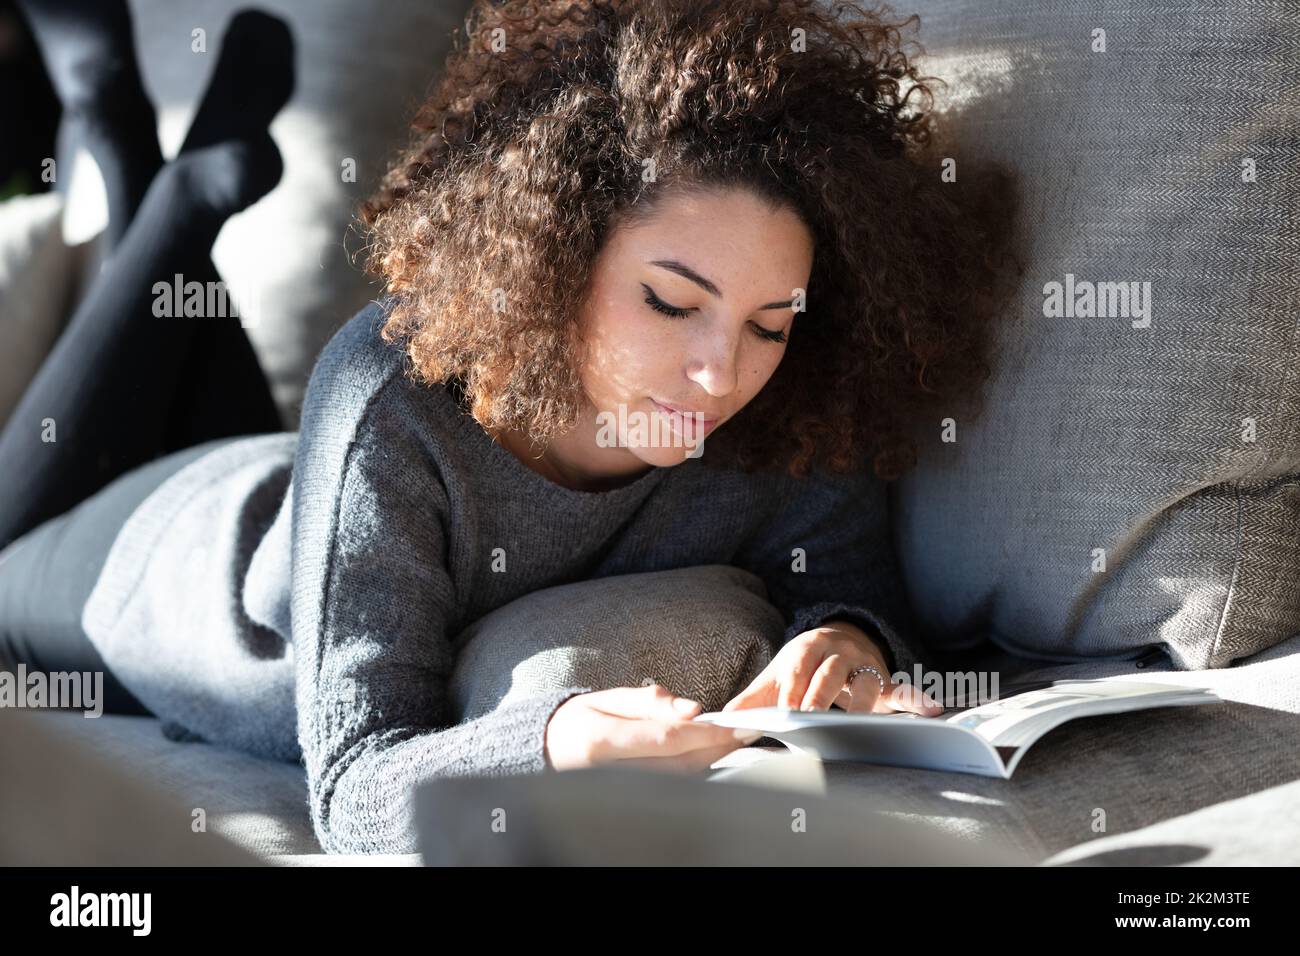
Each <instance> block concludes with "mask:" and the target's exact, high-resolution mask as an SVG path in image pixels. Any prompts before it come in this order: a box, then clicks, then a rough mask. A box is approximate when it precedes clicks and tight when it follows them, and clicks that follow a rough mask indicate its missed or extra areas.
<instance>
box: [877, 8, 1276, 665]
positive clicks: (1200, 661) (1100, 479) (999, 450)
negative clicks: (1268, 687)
mask: <svg viewBox="0 0 1300 956" xmlns="http://www.w3.org/2000/svg"><path fill="white" fill-rule="evenodd" d="M976 6H978V8H979V9H978V11H976V9H975V8H976ZM911 10H916V11H917V12H919V14H920V15H921V29H920V33H919V39H920V41H921V42H922V43H923V44H924V46H925V47H926V49H927V50H928V51H929V53H930V57H929V58H928V59H927V60H925V61H924V70H925V72H928V73H934V74H938V75H940V76H943V77H944V78H945V79H946V80H948V81H949V83H950V86H949V87H948V88H947V90H946V91H943V92H941V94H940V97H939V102H940V105H941V106H942V107H943V109H944V114H943V120H944V123H945V125H946V126H947V127H948V130H947V132H946V133H945V134H944V135H945V137H946V139H943V140H942V142H943V144H944V155H949V156H952V157H953V158H954V159H956V161H957V170H958V177H959V179H960V175H961V173H960V170H961V169H962V167H963V164H964V163H965V162H967V161H968V160H969V161H975V160H980V161H984V160H993V161H999V162H1002V163H1004V164H1006V165H1008V166H1010V167H1012V168H1013V169H1014V170H1015V171H1016V172H1017V173H1018V175H1019V178H1020V180H1021V189H1022V200H1023V201H1022V208H1023V209H1024V210H1025V213H1024V215H1023V217H1022V222H1021V223H1020V232H1021V246H1022V249H1023V251H1022V253H1021V258H1022V261H1023V262H1024V264H1025V275H1024V278H1023V283H1022V286H1021V288H1020V290H1019V292H1018V298H1017V300H1016V301H1015V303H1014V305H1013V306H1012V308H1011V309H1010V311H1009V314H1008V315H1007V316H1006V321H1005V322H1003V323H1001V325H1000V327H999V330H998V340H997V345H996V351H995V368H994V375H993V378H992V379H991V381H990V382H989V383H988V387H987V390H986V394H985V404H984V408H983V413H982V415H980V416H978V417H975V418H973V419H971V418H967V417H963V416H962V415H960V414H954V418H955V422H954V424H955V440H954V441H945V440H944V438H945V437H948V436H945V434H944V429H943V423H942V422H940V421H932V422H926V423H924V425H923V426H922V427H921V430H920V432H919V434H918V440H919V444H920V461H919V464H918V467H917V469H916V470H915V471H914V472H913V473H911V474H910V475H909V476H908V477H906V478H905V479H903V480H902V481H901V482H899V484H898V486H897V488H896V489H895V495H894V508H895V521H896V537H897V546H898V549H899V553H900V559H901V562H902V566H903V573H904V579H905V580H906V583H907V587H908V590H909V595H910V597H911V599H912V602H913V603H914V605H915V610H916V613H917V615H918V618H919V624H920V626H921V627H922V628H923V633H924V636H925V637H926V639H928V640H929V641H930V642H931V643H932V644H933V645H935V646H944V647H958V646H967V645H971V644H974V643H976V642H978V641H980V640H982V639H984V638H990V639H992V640H994V641H997V642H999V643H1001V644H1002V645H1003V646H1004V647H1007V648H1010V649H1013V650H1016V651H1017V652H1018V653H1021V654H1024V655H1039V656H1043V657H1046V658H1049V659H1061V660H1067V661H1068V660H1074V659H1087V658H1094V657H1102V656H1121V655H1124V654H1129V653H1131V652H1133V651H1134V650H1135V649H1138V648H1141V647H1143V646H1146V645H1151V644H1156V643H1163V644H1165V645H1167V646H1168V648H1169V651H1170V653H1171V654H1172V656H1173V657H1174V659H1175V662H1176V663H1177V665H1178V666H1179V667H1183V668H1221V667H1224V666H1226V665H1228V664H1229V663H1231V662H1232V661H1233V660H1236V659H1238V658H1242V657H1245V656H1248V655H1250V654H1252V653H1255V652H1258V651H1260V650H1262V649H1264V648H1267V647H1270V646H1272V645H1274V644H1277V643H1278V642H1280V641H1282V640H1284V639H1285V638H1287V637H1289V636H1290V635H1292V634H1294V633H1296V632H1297V631H1300V574H1298V573H1297V571H1298V570H1300V534H1297V530H1298V529H1300V523H1298V522H1300V476H1298V475H1297V472H1300V343H1298V342H1297V340H1296V332H1297V321H1296V317H1297V315H1300V259H1298V258H1297V256H1296V249H1297V248H1298V247H1300V216H1297V209H1300V179H1298V178H1297V174H1298V173H1300V73H1298V72H1297V71H1296V70H1295V69H1294V65H1295V63H1296V62H1297V61H1300V9H1297V8H1296V7H1295V5H1293V4H1254V3H1249V2H1247V0H1234V2H1230V3H1227V4H1224V3H1218V2H1209V0H1205V2H1194V3H1181V4H1169V5H1163V6H1161V5H1150V4H1145V3H1133V2H1129V0H1124V2H1118V0H1108V2H1105V3H1100V4H1078V3H1074V2H1071V0H1044V2H1042V3H1033V4H1025V3H1018V2H1013V0H990V2H988V3H981V4H978V5H976V4H972V3H970V2H969V0H919V2H917V3H914V4H911V5H910V6H909V7H908V8H907V12H911ZM977 13H978V15H976V14H977ZM1098 31H1104V32H1105V36H1104V44H1105V49H1104V52H1103V51H1102V50H1101V49H1100V41H1101V39H1102V38H1101V35H1100V33H1099V32H1098ZM1252 177H1253V178H1252ZM1130 282H1136V283H1140V285H1139V286H1138V287H1137V289H1138V291H1139V292H1141V291H1142V290H1143V289H1149V292H1150V311H1149V321H1148V315H1147V313H1146V312H1145V311H1144V312H1143V314H1142V315H1135V314H1132V310H1130V314H1129V315H1127V316H1126V315H1124V314H1123V310H1122V309H1121V308H1119V306H1120V305H1121V303H1119V301H1118V300H1114V301H1109V300H1108V301H1107V302H1105V303H1103V304H1104V306H1105V308H1103V309H1101V310H1100V313H1101V314H1095V315H1093V316H1086V315H1084V314H1082V313H1084V312H1085V311H1087V310H1086V307H1085V308H1076V309H1072V310H1070V311H1068V312H1067V313H1066V314H1060V315H1058V314H1054V313H1053V310H1052V308H1051V305H1052V303H1051V301H1050V299H1051V293H1052V292H1054V291H1055V285H1054V284H1057V285H1059V286H1060V287H1061V293H1062V295H1065V294H1066V293H1068V292H1069V291H1070V288H1071V286H1070V284H1071V283H1073V284H1074V285H1073V290H1074V293H1075V294H1074V295H1073V296H1068V298H1069V299H1070V301H1071V302H1072V303H1073V304H1075V305H1077V306H1084V302H1083V300H1084V298H1085V294H1084V292H1083V288H1084V287H1085V284H1086V283H1130ZM1146 283H1149V286H1147V285H1145V284H1146ZM1145 301H1146V300H1145V299H1143V300H1140V301H1139V303H1138V304H1139V305H1141V304H1142V303H1143V302H1145ZM1096 311H1098V310H1094V312H1096ZM1049 313H1052V314H1049Z"/></svg>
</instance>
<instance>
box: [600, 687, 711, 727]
mask: <svg viewBox="0 0 1300 956" xmlns="http://www.w3.org/2000/svg"><path fill="white" fill-rule="evenodd" d="M583 699H584V700H585V701H586V702H587V704H588V706H590V707H592V708H593V709H595V710H598V711H600V712H601V713H604V714H610V715H611V716H614V717H627V718H636V719H642V720H644V719H646V718H657V719H660V720H690V719H691V718H692V717H695V716H696V715H697V714H699V713H701V712H702V711H703V710H704V708H703V706H702V705H701V704H700V702H699V701H697V700H691V699H690V698H689V697H678V696H677V695H676V694H674V693H673V692H672V691H670V690H669V689H668V688H667V687H664V686H663V685H662V684H647V685H645V686H644V687H612V688H610V689H609V690H601V691H594V692H592V693H590V694H586V695H585V696H584V697H583Z"/></svg>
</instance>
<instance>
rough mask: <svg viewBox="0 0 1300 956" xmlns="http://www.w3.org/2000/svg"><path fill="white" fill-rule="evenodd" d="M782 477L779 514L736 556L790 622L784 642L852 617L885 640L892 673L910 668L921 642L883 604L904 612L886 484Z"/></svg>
mask: <svg viewBox="0 0 1300 956" xmlns="http://www.w3.org/2000/svg"><path fill="white" fill-rule="evenodd" d="M782 480H783V481H785V482H788V483H789V490H788V492H787V493H786V494H785V495H784V496H783V500H782V501H781V502H780V504H779V506H778V510H777V513H776V514H775V515H774V516H773V518H772V520H771V521H770V522H768V523H767V524H766V525H765V526H764V527H762V528H760V529H759V531H758V533H757V534H756V535H755V536H754V537H753V538H752V539H751V540H750V541H749V542H748V543H747V545H746V546H745V548H744V549H742V552H741V554H740V555H738V556H737V563H738V564H739V565H740V566H741V567H744V568H746V569H747V570H750V571H752V572H753V573H755V574H756V575H758V577H759V578H761V579H762V581H763V583H764V584H765V585H766V586H767V589H768V600H769V601H770V602H771V603H772V605H773V606H774V607H776V608H777V610H779V611H780V612H781V614H782V615H783V617H784V619H785V622H786V629H785V634H784V637H783V639H782V642H783V644H785V643H789V642H790V641H791V640H793V639H794V638H795V637H797V636H798V635H800V634H802V633H803V632H804V631H809V630H812V629H814V628H816V627H818V626H820V625H821V624H824V623H826V622H828V621H832V620H843V621H848V622H850V623H852V624H856V625H857V626H858V627H860V628H862V630H863V631H865V632H866V633H867V634H868V635H869V636H870V637H871V638H872V639H873V640H874V641H875V642H876V644H877V645H878V646H879V647H880V649H881V652H882V653H883V654H884V657H885V663H886V664H887V665H888V667H889V673H890V674H895V673H898V672H899V671H906V672H908V673H911V672H912V669H913V666H914V665H915V664H916V663H917V662H918V660H919V648H918V647H917V645H916V644H915V643H914V642H913V641H912V640H910V639H908V638H906V637H904V636H903V634H901V633H900V632H899V631H898V630H897V629H896V628H895V626H894V624H893V622H892V620H891V619H890V616H889V615H887V614H885V613H882V612H881V610H880V608H881V606H889V607H890V608H893V609H895V610H896V612H897V613H898V614H899V615H900V616H901V615H902V605H901V604H900V599H901V595H900V594H899V593H897V592H899V591H901V587H900V586H899V582H898V579H897V572H896V569H895V566H894V563H893V556H892V552H891V551H890V550H889V549H890V539H889V534H888V523H887V520H886V518H885V514H886V512H885V497H884V489H883V487H882V486H880V485H879V484H877V483H876V482H875V479H874V477H873V476H870V475H866V474H854V475H832V474H823V473H818V472H814V473H813V474H812V475H811V476H810V477H807V478H793V477H784V478H783V479H782ZM886 679H888V675H886Z"/></svg>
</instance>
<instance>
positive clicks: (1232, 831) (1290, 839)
mask: <svg viewBox="0 0 1300 956" xmlns="http://www.w3.org/2000/svg"><path fill="white" fill-rule="evenodd" d="M1298 864H1300V780H1297V781H1295V782H1293V783H1288V784H1285V785H1283V786H1280V787H1270V788H1269V789H1267V790H1261V791H1260V792H1259V793H1254V794H1251V795H1250V796H1246V797H1239V798H1237V799H1236V800H1225V801H1224V802H1223V803H1217V804H1215V805H1214V806H1211V807H1206V808H1205V809H1204V810H1197V811H1196V812H1195V813H1189V814H1186V815H1184V816H1180V817H1174V818H1173V819H1170V820H1165V821H1163V822H1161V823H1156V824H1153V825H1152V826H1149V827H1143V828H1142V829H1141V830H1134V831H1133V832H1132V833H1125V834H1122V835H1119V836H1109V837H1103V838H1101V839H1098V840H1093V841H1092V842H1091V843H1086V844H1083V845H1081V846H1077V847H1073V848H1071V849H1069V850H1064V851H1062V852H1061V853H1057V854H1054V855H1052V856H1051V857H1049V858H1048V859H1047V860H1044V861H1043V864H1042V865H1044V866H1296V865H1298Z"/></svg>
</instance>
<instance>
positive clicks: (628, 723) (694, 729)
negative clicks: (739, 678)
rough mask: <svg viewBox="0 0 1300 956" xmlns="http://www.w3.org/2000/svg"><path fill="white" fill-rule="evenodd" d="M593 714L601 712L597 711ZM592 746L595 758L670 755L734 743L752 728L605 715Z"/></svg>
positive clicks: (610, 758)
mask: <svg viewBox="0 0 1300 956" xmlns="http://www.w3.org/2000/svg"><path fill="white" fill-rule="evenodd" d="M597 716H601V715H599V714H597ZM606 719H607V720H608V721H609V723H607V724H605V725H603V726H602V727H600V728H599V733H598V734H597V735H596V742H595V744H594V745H593V747H592V750H593V756H594V757H595V758H596V759H598V760H602V761H603V760H623V759H626V758H629V757H674V756H680V755H683V754H688V753H691V752H693V751H697V750H705V749H711V748H719V747H728V748H729V747H734V746H735V744H736V743H737V741H738V740H740V739H741V738H742V737H748V736H752V734H753V733H754V731H750V730H745V729H741V728H735V727H723V726H721V725H719V724H713V723H707V722H703V721H701V722H696V721H691V720H653V719H637V718H627V717H615V716H608V717H607V718H606Z"/></svg>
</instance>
